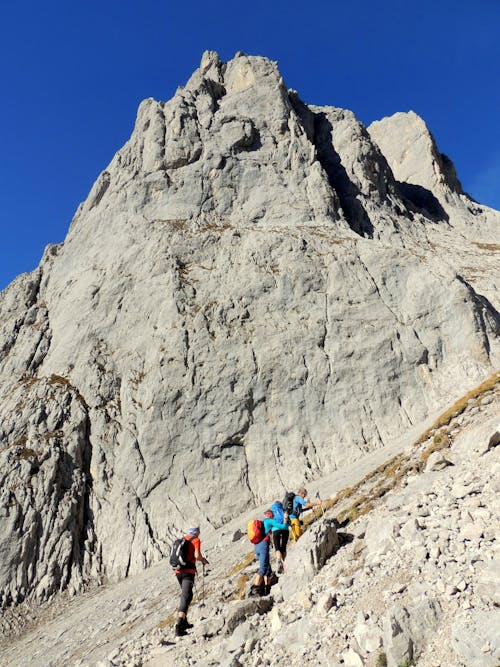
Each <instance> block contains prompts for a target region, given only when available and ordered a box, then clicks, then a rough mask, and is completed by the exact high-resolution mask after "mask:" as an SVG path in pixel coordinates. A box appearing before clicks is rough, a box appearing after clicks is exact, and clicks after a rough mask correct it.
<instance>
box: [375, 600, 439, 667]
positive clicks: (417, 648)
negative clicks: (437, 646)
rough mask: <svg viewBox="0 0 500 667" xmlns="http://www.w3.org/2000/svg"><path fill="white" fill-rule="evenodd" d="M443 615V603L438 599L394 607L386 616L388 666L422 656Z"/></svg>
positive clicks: (384, 640)
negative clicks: (441, 612) (441, 608)
mask: <svg viewBox="0 0 500 667" xmlns="http://www.w3.org/2000/svg"><path fill="white" fill-rule="evenodd" d="M439 617H440V605H439V603H438V602H437V601H435V600H424V601H422V602H420V603H418V604H415V605H410V606H407V607H402V606H399V605H396V606H394V607H392V608H391V609H390V610H389V611H388V613H387V615H386V616H385V617H384V619H383V643H384V652H385V654H386V656H387V665H388V667H398V665H400V664H401V663H403V662H405V661H408V660H413V659H415V658H417V657H418V655H419V654H420V652H421V651H422V649H423V648H424V647H425V644H426V641H427V640H428V638H429V637H430V636H431V635H432V634H433V631H434V630H435V628H436V627H437V624H438V621H439Z"/></svg>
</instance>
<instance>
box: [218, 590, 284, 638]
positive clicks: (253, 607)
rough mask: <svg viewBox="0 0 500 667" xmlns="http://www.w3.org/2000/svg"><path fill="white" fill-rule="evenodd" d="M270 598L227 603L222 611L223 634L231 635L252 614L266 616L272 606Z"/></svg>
mask: <svg viewBox="0 0 500 667" xmlns="http://www.w3.org/2000/svg"><path fill="white" fill-rule="evenodd" d="M273 602H274V601H273V598H272V597H262V598H251V599H248V600H238V601H236V602H230V603H228V605H227V607H226V609H225V610H224V617H225V632H226V634H231V633H232V632H234V630H235V628H236V627H237V626H238V625H240V624H241V623H243V621H245V620H246V619H247V618H249V617H250V616H253V615H254V614H266V613H267V612H268V611H270V610H271V608H272V606H273Z"/></svg>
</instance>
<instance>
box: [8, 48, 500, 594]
mask: <svg viewBox="0 0 500 667" xmlns="http://www.w3.org/2000/svg"><path fill="white" fill-rule="evenodd" d="M372 129H373V128H372ZM372 129H370V131H367V130H366V128H364V127H363V126H362V124H361V123H360V122H359V121H358V120H357V119H356V118H355V117H354V115H353V114H352V113H351V112H348V111H345V110H340V109H336V108H333V107H324V108H319V107H308V106H307V105H306V104H304V103H303V102H302V101H301V100H300V98H299V97H298V95H297V93H296V92H294V91H289V90H288V89H287V87H286V85H285V84H284V82H283V80H282V78H281V76H280V74H279V71H278V68H277V66H276V64H275V63H273V62H271V61H269V60H267V59H265V58H260V57H248V56H245V55H243V54H238V55H237V57H235V58H234V59H233V60H231V61H230V62H228V63H222V62H221V61H220V59H219V58H218V56H217V55H216V54H214V53H213V52H208V53H206V54H204V56H203V59H202V63H201V66H200V68H199V69H198V70H197V71H196V72H195V73H194V74H193V75H192V77H191V78H190V80H189V81H188V83H187V84H186V86H185V87H183V88H179V89H178V91H177V92H176V94H175V95H174V97H173V98H172V99H171V100H170V101H168V102H157V101H154V100H146V101H145V102H143V104H142V105H141V106H140V108H139V112H138V116H137V121H136V124H135V128H134V131H133V133H132V136H131V138H130V140H129V141H128V142H127V143H126V144H125V146H124V147H123V148H122V149H121V150H120V151H118V153H117V154H116V155H115V157H114V158H113V160H112V161H111V163H110V165H109V166H108V167H107V168H106V170H105V171H104V172H103V173H102V174H101V175H100V176H99V178H98V179H97V181H96V184H95V185H94V187H93V188H92V190H91V192H90V194H89V196H88V198H87V200H86V201H85V202H84V203H83V204H82V205H81V206H80V207H79V209H78V211H77V213H76V215H75V217H74V219H73V221H72V223H71V227H70V229H69V232H68V235H67V238H66V239H65V241H64V242H63V243H62V244H60V245H59V246H49V247H48V248H47V250H46V253H45V255H44V257H43V259H42V261H41V263H40V266H39V267H38V269H36V270H35V271H34V272H33V273H32V274H29V275H23V276H20V277H19V278H17V279H16V280H15V281H14V282H13V283H12V285H10V286H9V287H8V288H7V289H6V290H4V291H3V292H2V293H1V295H0V313H1V318H0V341H1V345H0V349H1V352H0V377H1V378H2V382H1V385H0V404H1V406H2V409H1V413H0V443H1V444H0V461H1V464H2V465H1V470H2V492H1V493H2V495H1V498H0V516H1V522H2V525H1V530H0V554H1V556H2V569H1V570H0V603H1V604H2V605H3V606H5V605H10V604H12V603H17V602H20V601H22V600H23V599H24V598H26V597H29V598H30V597H33V598H35V599H37V600H40V601H43V600H46V599H48V598H50V597H51V596H52V595H53V594H54V593H55V592H56V591H58V590H61V589H65V588H67V587H69V588H70V589H71V590H74V591H78V590H82V588H84V586H85V585H86V584H87V583H88V582H90V581H95V580H99V579H103V578H110V579H116V578H121V577H124V576H128V575H131V574H134V573H137V572H140V571H141V570H142V569H144V568H145V567H148V566H150V565H151V564H152V563H154V562H155V561H157V560H159V559H160V558H161V557H162V556H163V555H164V554H165V553H166V550H167V549H168V544H169V541H170V538H171V536H172V535H174V534H175V533H176V531H177V530H178V529H179V528H180V527H181V526H182V525H185V524H186V523H191V522H192V521H191V520H192V519H193V518H194V519H196V523H201V524H202V526H203V527H204V529H206V530H209V531H210V530H215V529H216V528H217V527H220V526H221V525H223V524H224V523H225V522H227V521H228V520H230V519H231V518H233V517H235V516H237V515H238V513H239V512H241V511H242V510H243V509H245V508H246V507H248V505H249V504H254V503H258V502H263V501H265V500H268V499H270V498H272V496H274V495H281V494H282V491H283V489H284V488H289V487H292V486H296V485H298V484H300V483H301V482H302V481H303V480H304V479H305V480H312V479H314V478H316V477H318V476H319V475H320V474H324V473H325V472H332V471H335V470H339V469H341V468H342V467H343V466H344V465H346V464H347V463H349V462H351V461H353V460H356V459H359V458H361V457H363V456H364V455H365V454H366V453H367V452H370V451H373V450H375V449H377V448H380V447H382V446H383V445H384V444H385V443H387V442H388V441H389V440H391V439H393V438H395V437H397V436H398V435H399V434H401V433H403V432H404V431H405V430H406V429H407V428H409V427H411V426H412V425H414V424H416V423H419V422H420V421H421V420H422V419H424V418H425V417H427V416H428V415H429V414H431V413H432V412H434V411H435V410H437V409H438V408H439V407H440V406H443V405H445V404H446V403H447V402H448V401H449V400H450V398H451V397H453V396H455V395H456V394H457V393H459V392H462V391H466V390H467V389H469V388H470V387H471V386H473V385H474V384H476V383H477V382H479V381H481V380H482V379H483V378H484V377H486V376H487V375H489V374H490V373H491V372H492V370H494V369H495V368H497V367H498V365H499V345H498V327H499V321H500V318H499V315H498V312H497V310H496V304H497V301H495V299H497V298H498V292H496V291H495V289H494V288H495V285H498V265H499V264H498V262H495V260H494V255H495V253H497V251H498V248H496V246H495V245H494V243H493V242H492V243H491V244H489V246H488V248H487V250H484V249H483V248H481V247H479V244H481V243H484V240H483V239H484V234H485V233H486V232H485V231H484V229H482V228H481V230H480V231H477V229H478V216H476V215H473V214H472V213H471V214H470V219H469V218H466V214H465V213H464V210H465V209H464V206H465V204H463V201H464V200H463V198H464V197H465V195H462V194H460V202H459V203H457V201H456V199H454V198H451V199H450V201H449V202H448V201H447V202H446V207H447V208H446V210H444V209H445V206H444V204H442V205H441V208H442V209H443V210H444V213H442V212H441V209H436V210H432V211H429V210H428V207H427V208H426V207H425V206H424V205H423V204H422V201H418V200H416V198H415V197H412V198H409V197H408V188H404V187H402V186H401V181H400V180H399V179H400V178H402V177H401V175H400V174H399V173H398V172H397V169H396V166H394V164H393V156H392V154H391V156H389V157H388V158H386V156H385V155H384V150H388V149H387V148H385V144H384V142H383V141H382V139H381V136H382V135H381V134H380V133H379V135H378V136H377V140H378V141H379V142H380V145H379V144H378V143H375V141H374V140H373V138H372V136H371V133H372ZM389 130H390V128H389ZM389 130H387V132H389ZM398 132H399V129H398ZM429 150H430V148H429ZM422 164H423V165H424V166H423V167H422V168H423V169H424V170H425V169H427V166H426V165H427V162H426V161H425V160H423V161H422ZM389 165H391V166H389ZM446 169H447V170H446V174H448V175H449V173H451V172H450V168H449V165H448V166H447V168H446ZM394 174H398V175H397V177H396V178H395V176H394ZM446 182H447V183H448V182H451V181H449V178H448V181H446ZM425 184H426V185H427V186H428V187H434V184H433V182H427V181H425ZM410 185H415V184H411V183H410ZM416 185H418V183H417V184H416ZM419 187H420V186H419ZM421 187H424V186H421ZM433 196H434V197H435V198H436V199H437V200H438V201H441V200H440V196H441V194H440V192H438V191H436V192H435V193H434V195H433ZM457 196H458V195H457ZM459 205H460V207H461V208H460V215H458V214H457V216H458V217H457V216H455V217H456V218H457V219H458V218H459V219H460V220H459V222H460V224H458V223H456V224H455V218H454V216H453V215H451V214H450V213H449V212H448V211H450V210H452V209H453V211H455V210H458V208H457V207H459ZM467 205H469V204H467ZM470 205H471V206H472V204H470ZM450 207H451V208H450ZM453 207H455V208H453ZM474 207H475V210H476V209H477V210H478V211H480V212H481V214H480V216H479V217H480V218H481V219H483V218H484V225H483V227H484V228H485V229H487V230H494V229H495V227H496V228H498V220H499V215H498V214H497V213H495V212H491V211H486V212H485V209H484V208H483V207H480V206H479V205H476V204H474ZM483 214H484V215H483ZM464 216H465V217H464ZM481 216H482V217H481ZM479 226H480V225H479ZM476 239H478V240H476ZM479 239H480V240H479ZM495 248H496V250H495ZM485 254H487V255H488V257H487V261H484V259H483V258H484V256H485ZM497 254H498V253H497ZM469 258H473V260H472V262H471V263H469ZM464 267H468V268H469V269H470V270H468V273H466V272H465V269H464ZM471 267H472V268H471ZM462 269H464V270H462ZM479 269H480V270H479Z"/></svg>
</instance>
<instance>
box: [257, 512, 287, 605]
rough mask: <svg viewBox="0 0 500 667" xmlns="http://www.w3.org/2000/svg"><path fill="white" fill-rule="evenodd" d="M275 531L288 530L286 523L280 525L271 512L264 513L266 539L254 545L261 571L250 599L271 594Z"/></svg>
mask: <svg viewBox="0 0 500 667" xmlns="http://www.w3.org/2000/svg"><path fill="white" fill-rule="evenodd" d="M273 529H277V530H288V526H287V525H286V524H284V523H278V522H277V521H275V520H274V514H273V512H272V511H271V510H266V511H265V512H264V535H265V537H264V539H262V540H261V541H260V542H258V543H257V544H256V545H254V549H255V555H256V556H257V558H258V561H259V571H258V573H257V574H256V575H255V581H254V583H253V585H252V587H251V588H250V593H249V595H250V597H257V596H259V595H269V593H270V592H271V574H272V570H271V562H270V560H269V545H270V533H271V531H272V530H273Z"/></svg>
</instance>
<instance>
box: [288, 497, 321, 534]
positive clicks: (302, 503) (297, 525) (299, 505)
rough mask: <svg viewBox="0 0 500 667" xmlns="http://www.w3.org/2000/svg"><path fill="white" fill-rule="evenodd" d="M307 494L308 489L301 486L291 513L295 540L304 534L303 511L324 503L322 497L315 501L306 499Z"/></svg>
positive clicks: (291, 525) (291, 526)
mask: <svg viewBox="0 0 500 667" xmlns="http://www.w3.org/2000/svg"><path fill="white" fill-rule="evenodd" d="M287 495H288V494H287ZM306 496H307V491H306V489H305V488H304V487H301V488H300V489H299V490H298V491H297V494H296V496H295V498H294V499H293V509H292V513H291V514H290V530H291V532H292V538H293V541H294V542H296V541H297V540H298V539H299V537H300V536H301V535H302V526H301V521H300V515H301V514H302V512H304V511H305V510H309V509H312V508H313V507H318V506H319V505H321V503H322V500H320V499H318V500H316V501H315V502H308V501H307V500H306Z"/></svg>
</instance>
